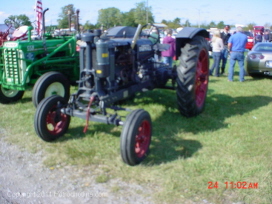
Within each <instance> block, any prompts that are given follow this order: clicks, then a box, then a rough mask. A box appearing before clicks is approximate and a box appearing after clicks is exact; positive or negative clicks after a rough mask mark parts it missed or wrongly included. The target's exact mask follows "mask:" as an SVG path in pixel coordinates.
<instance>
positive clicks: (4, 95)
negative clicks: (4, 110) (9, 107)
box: [0, 85, 25, 104]
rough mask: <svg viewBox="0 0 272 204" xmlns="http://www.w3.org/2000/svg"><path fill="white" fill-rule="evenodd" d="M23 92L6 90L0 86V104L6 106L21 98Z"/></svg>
mask: <svg viewBox="0 0 272 204" xmlns="http://www.w3.org/2000/svg"><path fill="white" fill-rule="evenodd" d="M24 93H25V92H24V91H18V90H12V89H6V88H4V87H2V86H1V85H0V103H3V104H8V103H11V102H15V101H18V100H20V99H22V98H23V95H24Z"/></svg>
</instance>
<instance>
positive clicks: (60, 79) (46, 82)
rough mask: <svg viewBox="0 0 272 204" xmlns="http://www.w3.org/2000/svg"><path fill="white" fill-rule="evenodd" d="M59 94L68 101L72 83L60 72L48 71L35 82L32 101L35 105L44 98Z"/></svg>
mask: <svg viewBox="0 0 272 204" xmlns="http://www.w3.org/2000/svg"><path fill="white" fill-rule="evenodd" d="M52 95H59V96H62V97H64V98H65V100H67V101H68V99H69V95H70V83H69V81H68V80H67V78H66V77H65V76H64V75H63V74H61V73H59V72H47V73H45V74H43V75H42V76H41V77H40V78H39V79H38V80H37V81H36V83H35V85H34V87H33V91H32V102H33V104H34V106H35V107H37V106H38V104H39V103H40V102H41V100H42V99H44V98H46V97H49V96H52Z"/></svg>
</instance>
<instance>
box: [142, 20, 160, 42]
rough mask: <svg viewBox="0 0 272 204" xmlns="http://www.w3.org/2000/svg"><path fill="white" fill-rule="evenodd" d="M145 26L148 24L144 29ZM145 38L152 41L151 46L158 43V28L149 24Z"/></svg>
mask: <svg viewBox="0 0 272 204" xmlns="http://www.w3.org/2000/svg"><path fill="white" fill-rule="evenodd" d="M147 25H150V24H146V25H145V26H143V28H144V27H146V26H147ZM147 38H149V39H150V40H151V41H152V45H155V44H157V43H158V42H159V41H160V31H159V28H158V27H157V26H155V25H153V24H151V27H150V29H149V30H148V31H147Z"/></svg>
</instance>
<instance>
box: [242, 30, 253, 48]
mask: <svg viewBox="0 0 272 204" xmlns="http://www.w3.org/2000/svg"><path fill="white" fill-rule="evenodd" d="M244 34H246V36H247V44H246V49H248V50H251V49H252V47H253V46H254V37H253V34H252V33H251V32H249V31H244Z"/></svg>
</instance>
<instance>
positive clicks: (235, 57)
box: [156, 25, 271, 82]
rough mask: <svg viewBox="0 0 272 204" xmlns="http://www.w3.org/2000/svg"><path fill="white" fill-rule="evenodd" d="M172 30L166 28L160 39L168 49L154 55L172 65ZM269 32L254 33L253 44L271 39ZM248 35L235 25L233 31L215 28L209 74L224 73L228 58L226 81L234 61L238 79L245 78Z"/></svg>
mask: <svg viewBox="0 0 272 204" xmlns="http://www.w3.org/2000/svg"><path fill="white" fill-rule="evenodd" d="M172 35H173V30H172V29H167V30H166V31H165V37H164V38H163V39H162V42H161V43H162V44H169V49H168V50H166V51H162V52H161V53H160V55H161V56H159V58H158V57H156V58H157V59H159V61H160V59H161V58H160V57H162V61H163V62H164V63H166V64H168V65H170V66H171V67H172V65H173V60H174V56H175V52H176V50H175V49H176V48H175V38H174V37H173V36H172ZM270 38H271V36H270V33H269V32H268V31H265V32H263V33H256V34H255V35H254V44H256V43H258V42H269V41H270V40H271V39H270ZM247 42H248V37H247V35H246V34H244V31H243V28H242V27H241V26H237V27H236V30H235V32H233V33H232V34H231V33H230V26H229V25H225V27H224V29H223V31H222V32H220V31H219V30H215V31H214V32H213V37H212V39H211V45H212V46H211V47H212V57H213V63H212V65H211V67H210V69H209V74H210V76H215V77H219V76H222V75H226V74H225V70H226V64H227V60H228V59H229V67H228V75H227V78H228V81H230V82H232V81H233V77H234V67H235V64H236V62H237V63H238V65H239V80H240V82H243V81H244V80H245V74H246V73H245V68H244V61H245V54H244V52H245V50H246V48H245V47H246V43H247Z"/></svg>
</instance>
